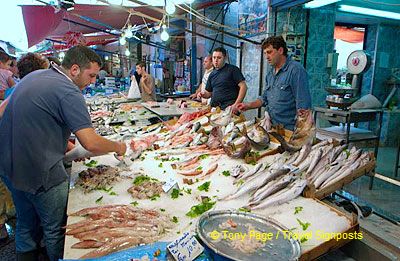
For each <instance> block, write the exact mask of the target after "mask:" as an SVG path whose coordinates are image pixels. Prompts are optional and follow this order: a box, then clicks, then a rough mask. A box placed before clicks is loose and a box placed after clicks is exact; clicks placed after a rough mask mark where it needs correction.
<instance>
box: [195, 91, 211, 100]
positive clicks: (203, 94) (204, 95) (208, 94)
mask: <svg viewBox="0 0 400 261" xmlns="http://www.w3.org/2000/svg"><path fill="white" fill-rule="evenodd" d="M211 95H212V92H208V91H203V92H201V91H200V92H199V94H198V96H197V97H199V98H205V99H208V98H210V97H211Z"/></svg>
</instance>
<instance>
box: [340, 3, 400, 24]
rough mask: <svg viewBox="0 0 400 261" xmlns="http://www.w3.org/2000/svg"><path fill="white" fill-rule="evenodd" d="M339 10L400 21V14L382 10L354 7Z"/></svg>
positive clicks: (343, 7) (349, 6)
mask: <svg viewBox="0 0 400 261" xmlns="http://www.w3.org/2000/svg"><path fill="white" fill-rule="evenodd" d="M339 10H340V11H343V12H349V13H356V14H362V15H371V16H378V17H384V18H390V19H397V20H400V13H395V12H388V11H382V10H376V9H370V8H364V7H358V6H352V5H340V6H339Z"/></svg>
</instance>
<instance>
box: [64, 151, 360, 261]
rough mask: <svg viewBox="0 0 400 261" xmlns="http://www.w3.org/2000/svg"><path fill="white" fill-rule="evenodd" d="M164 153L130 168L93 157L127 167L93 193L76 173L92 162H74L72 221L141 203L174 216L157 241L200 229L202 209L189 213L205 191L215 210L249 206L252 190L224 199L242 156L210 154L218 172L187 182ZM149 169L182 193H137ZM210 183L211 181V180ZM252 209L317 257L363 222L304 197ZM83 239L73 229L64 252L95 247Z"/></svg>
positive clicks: (104, 159)
mask: <svg viewBox="0 0 400 261" xmlns="http://www.w3.org/2000/svg"><path fill="white" fill-rule="evenodd" d="M159 156H160V152H153V151H152V152H146V153H145V156H144V158H143V160H139V161H137V162H134V164H132V166H131V167H130V168H129V169H124V167H118V166H119V164H120V162H119V161H118V160H117V159H115V158H114V157H113V156H112V155H106V156H100V157H96V158H93V159H94V160H96V161H97V164H105V165H108V166H113V167H117V168H118V169H121V172H120V174H119V175H120V177H119V178H118V181H117V182H115V183H113V184H109V185H106V187H105V188H104V189H95V190H92V191H90V192H87V193H85V191H84V190H83V189H82V187H81V186H79V185H77V184H76V179H77V176H78V173H80V172H82V171H84V170H86V169H87V168H88V167H87V166H85V165H84V164H83V163H74V165H73V170H72V173H73V174H72V178H71V189H70V193H69V200H68V210H67V213H68V215H69V217H68V223H67V224H69V225H71V224H74V223H76V222H78V221H80V220H82V219H83V218H82V217H77V216H71V214H72V213H74V212H77V211H80V210H82V209H85V208H88V207H104V206H109V205H128V206H132V207H136V208H138V209H152V210H156V211H158V212H159V213H162V214H163V215H165V216H166V217H167V219H168V220H171V221H172V226H171V227H169V228H166V229H165V232H163V233H162V234H160V235H159V236H157V237H154V239H155V240H154V241H172V240H174V239H176V238H177V237H179V235H180V234H182V233H183V232H185V231H193V232H194V231H195V228H196V224H197V220H198V217H199V216H196V213H195V214H193V213H192V214H193V215H189V216H188V213H190V212H191V210H192V209H193V206H198V205H199V204H201V202H202V197H203V198H204V197H208V198H209V199H210V202H215V203H214V205H213V206H212V208H211V209H210V210H235V211H238V210H240V211H245V210H243V209H240V208H241V207H242V206H245V205H246V202H247V201H248V196H247V195H245V196H244V197H241V198H237V199H233V200H221V199H223V198H224V197H225V196H226V195H228V194H230V193H231V192H232V191H234V190H235V188H236V185H233V184H232V181H233V179H234V178H232V177H231V176H227V171H231V169H232V168H233V167H235V166H236V165H237V164H238V162H237V161H236V160H232V159H230V158H229V157H227V156H226V155H223V156H217V157H208V158H206V159H204V160H203V162H202V164H201V166H202V167H203V168H207V166H210V165H212V164H213V163H214V162H218V168H217V170H216V172H215V173H213V174H212V176H211V177H210V178H208V179H202V180H198V181H197V182H195V183H194V184H192V185H187V184H185V183H184V181H183V178H182V177H181V176H180V175H179V174H176V171H175V170H174V169H173V168H172V167H171V165H172V164H173V161H172V162H170V161H162V160H157V157H159ZM174 157H176V158H180V159H181V157H184V155H182V154H176V155H175V156H174ZM275 159H276V157H274V156H271V157H267V158H265V162H268V163H272V162H273V161H274V160H275ZM250 166H251V165H250ZM250 166H249V167H250ZM146 175H147V176H148V177H151V178H152V179H157V180H159V181H164V182H169V180H170V179H171V178H173V179H175V180H176V181H177V183H178V185H179V191H178V194H176V195H173V194H171V193H172V192H170V194H167V193H164V192H162V193H160V194H159V196H152V197H149V198H148V199H138V198H134V197H133V196H132V194H131V193H129V192H128V190H129V189H130V188H131V187H132V186H133V184H134V183H135V180H136V182H137V181H138V177H141V178H142V179H143V177H145V176H146ZM139 180H140V178H139ZM204 184H208V186H207V185H206V186H205V185H204ZM205 187H207V189H206V188H205ZM251 213H254V214H258V215H260V216H263V217H268V218H270V219H273V220H276V221H277V222H279V223H280V224H282V225H283V226H284V227H285V228H287V231H289V230H290V231H292V232H293V233H294V234H293V235H294V237H298V238H297V239H298V240H299V242H301V253H302V255H303V256H304V257H307V258H306V259H308V258H315V257H317V256H319V255H321V254H323V253H325V252H326V251H328V249H331V248H332V247H335V246H338V245H339V244H341V243H342V241H343V240H339V241H335V239H333V237H332V235H333V234H331V233H339V234H340V233H351V232H354V231H355V230H356V228H357V224H356V223H354V222H353V221H352V220H351V219H349V218H348V217H346V216H345V215H343V214H341V213H338V212H336V211H334V210H333V209H331V208H330V207H328V206H326V205H324V204H322V203H321V202H319V201H316V200H313V199H306V198H303V197H299V198H297V199H295V200H292V201H290V202H289V203H288V204H283V205H280V206H274V207H271V208H268V209H265V210H259V211H252V212H251ZM243 232H246V231H243ZM287 233H288V232H287ZM288 235H289V234H288ZM275 236H276V235H275ZM282 236H285V234H284V233H282ZM79 242H80V241H79V239H77V238H75V237H74V236H73V235H67V236H66V241H65V252H64V258H66V259H78V258H80V257H82V256H84V255H85V254H87V253H90V252H92V251H94V250H93V249H77V248H72V246H73V245H74V244H77V243H79ZM327 242H328V243H327ZM149 243H150V242H149ZM315 251H317V252H315Z"/></svg>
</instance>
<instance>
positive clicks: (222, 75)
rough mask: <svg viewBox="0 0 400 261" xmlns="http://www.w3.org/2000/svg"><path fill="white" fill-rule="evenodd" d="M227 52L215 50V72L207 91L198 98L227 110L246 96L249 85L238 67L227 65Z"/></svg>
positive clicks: (208, 81) (220, 49)
mask: <svg viewBox="0 0 400 261" xmlns="http://www.w3.org/2000/svg"><path fill="white" fill-rule="evenodd" d="M225 60H226V50H225V49H224V48H222V47H218V48H215V49H214V51H213V54H212V62H213V66H214V70H213V71H212V72H211V73H210V76H209V77H208V80H207V84H206V90H205V91H204V92H200V93H199V95H198V98H206V99H207V98H210V97H211V106H212V107H217V106H219V107H220V108H221V109H223V110H224V109H225V108H226V107H228V106H231V105H233V106H236V105H237V104H239V103H241V102H242V101H243V99H244V97H245V96H246V92H247V85H246V82H245V78H244V76H243V74H242V72H241V71H240V69H239V68H238V67H237V66H234V65H232V64H227V63H225Z"/></svg>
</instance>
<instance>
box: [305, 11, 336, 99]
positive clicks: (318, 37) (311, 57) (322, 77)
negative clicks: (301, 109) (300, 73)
mask: <svg viewBox="0 0 400 261" xmlns="http://www.w3.org/2000/svg"><path fill="white" fill-rule="evenodd" d="M335 8H336V7H335V5H330V6H327V7H323V8H318V9H311V10H310V22H309V38H308V46H307V64H306V69H307V72H308V75H309V84H310V91H311V95H312V104H313V106H321V105H325V98H326V95H327V92H326V91H325V87H326V86H328V85H329V70H328V68H327V67H326V65H327V60H328V53H331V52H333V47H334V41H333V32H334V27H335Z"/></svg>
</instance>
